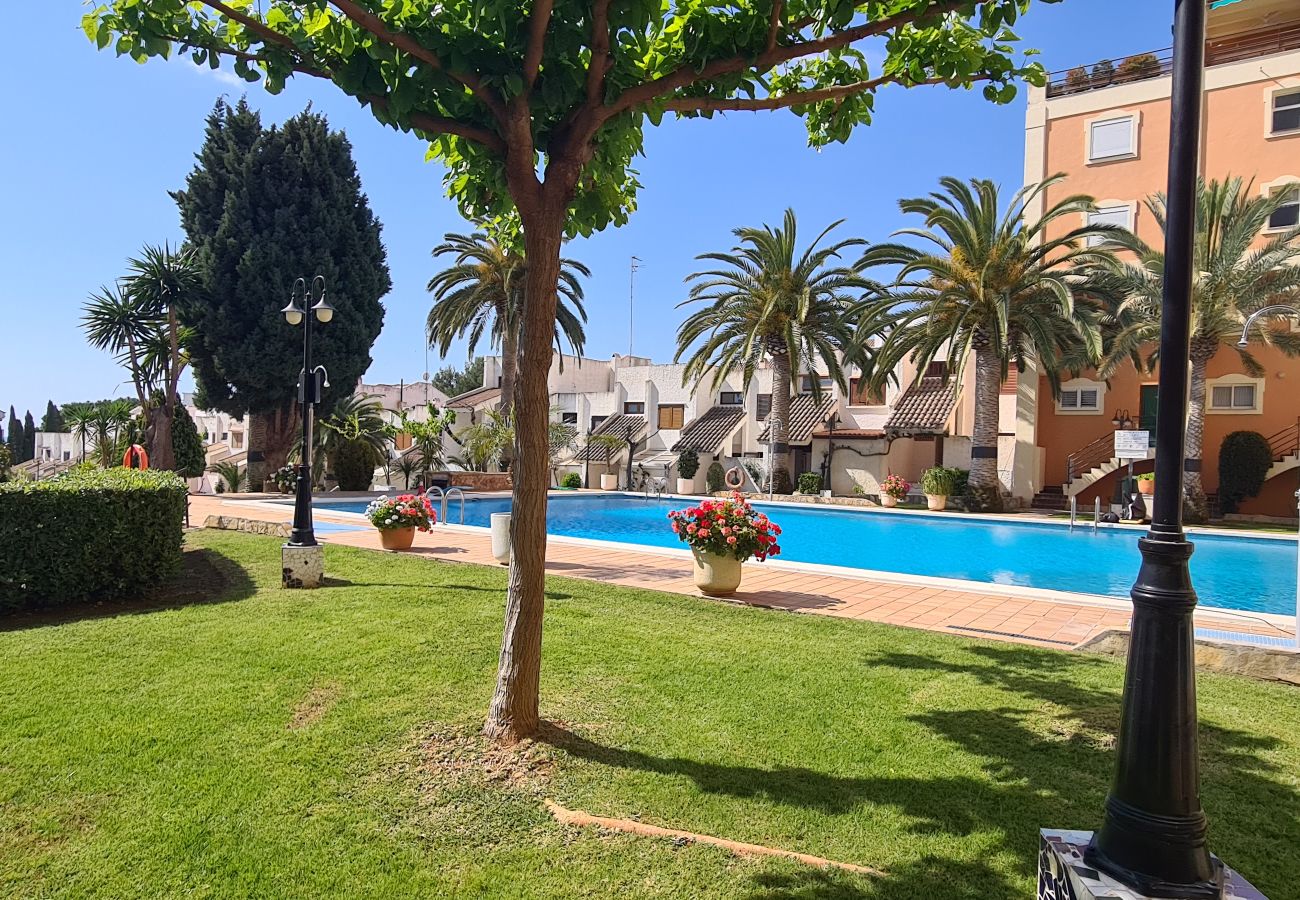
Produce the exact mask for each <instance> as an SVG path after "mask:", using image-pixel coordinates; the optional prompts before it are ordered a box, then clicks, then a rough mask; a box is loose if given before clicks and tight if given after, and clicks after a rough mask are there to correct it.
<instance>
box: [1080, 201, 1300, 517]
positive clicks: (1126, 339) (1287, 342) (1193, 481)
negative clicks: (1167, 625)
mask: <svg viewBox="0 0 1300 900" xmlns="http://www.w3.org/2000/svg"><path fill="white" fill-rule="evenodd" d="M1283 202H1285V195H1274V196H1272V197H1266V196H1261V195H1257V194H1255V193H1254V191H1253V190H1252V186H1251V184H1244V185H1243V183H1242V180H1241V179H1240V178H1230V179H1228V180H1227V181H1223V182H1219V181H1210V182H1208V183H1206V182H1204V181H1201V182H1200V183H1199V184H1198V185H1197V189H1196V239H1195V243H1194V245H1193V251H1192V253H1193V256H1192V259H1193V265H1194V269H1193V271H1195V272H1196V273H1197V275H1196V279H1195V281H1194V283H1193V286H1192V332H1191V348H1190V349H1191V353H1190V362H1191V373H1190V391H1189V394H1190V397H1189V408H1188V416H1187V437H1186V439H1185V441H1184V445H1183V451H1184V455H1185V456H1186V457H1187V458H1188V459H1189V460H1198V461H1199V460H1200V458H1201V454H1202V452H1203V444H1204V439H1205V399H1206V368H1207V367H1208V365H1209V362H1210V360H1212V359H1214V357H1215V355H1216V354H1217V353H1218V352H1219V348H1220V347H1221V346H1223V345H1225V344H1226V345H1227V346H1229V347H1231V348H1232V349H1233V350H1234V351H1236V353H1237V354H1238V355H1239V356H1240V357H1241V364H1242V367H1243V368H1244V369H1245V371H1246V373H1247V374H1249V375H1251V376H1252V377H1255V378H1258V377H1261V376H1262V375H1263V373H1264V368H1263V366H1261V365H1260V363H1259V361H1258V360H1257V359H1255V357H1254V356H1253V355H1251V353H1250V352H1249V351H1248V350H1246V349H1245V348H1244V347H1239V346H1237V341H1238V339H1239V338H1240V337H1241V330H1242V325H1243V324H1244V322H1245V320H1246V317H1247V316H1249V315H1250V314H1251V313H1252V312H1254V311H1255V310H1257V309H1260V308H1262V307H1265V306H1270V305H1273V304H1287V305H1291V306H1295V305H1296V304H1297V303H1300V265H1297V263H1300V227H1294V228H1288V229H1286V230H1285V231H1279V232H1277V233H1275V234H1270V235H1269V236H1268V238H1267V240H1266V241H1265V242H1264V243H1263V244H1262V245H1260V246H1255V242H1256V239H1257V238H1258V237H1259V235H1260V232H1261V231H1262V230H1263V229H1264V228H1265V226H1267V224H1268V220H1269V218H1270V217H1271V216H1272V215H1273V213H1274V212H1276V210H1277V209H1278V207H1279V206H1280V205H1281V204H1282V203H1283ZM1146 205H1147V208H1148V209H1149V210H1151V214H1152V216H1154V218H1155V220H1156V222H1157V223H1159V225H1160V228H1161V230H1164V227H1165V197H1164V195H1163V194H1157V195H1155V196H1154V197H1151V198H1149V199H1148V200H1147V203H1146ZM1114 240H1115V243H1116V244H1117V245H1118V246H1119V247H1120V248H1122V249H1123V250H1127V251H1129V252H1131V253H1132V254H1133V255H1134V256H1135V257H1136V262H1130V263H1126V262H1121V261H1119V260H1115V261H1114V262H1113V263H1112V269H1113V271H1114V272H1115V273H1116V274H1117V275H1118V277H1119V280H1120V283H1121V285H1122V287H1123V289H1124V293H1125V294H1126V295H1127V299H1126V300H1124V302H1123V303H1122V304H1121V305H1120V307H1119V309H1118V312H1117V314H1116V316H1115V320H1116V334H1115V337H1114V339H1113V341H1112V342H1111V346H1110V350H1109V352H1108V353H1107V354H1106V357H1105V359H1104V360H1103V361H1102V364H1101V367H1100V369H1099V373H1100V374H1101V376H1102V377H1109V376H1110V375H1112V374H1114V373H1115V371H1116V370H1117V369H1118V368H1119V367H1120V366H1121V365H1123V363H1124V362H1125V361H1131V362H1133V364H1134V365H1135V366H1137V367H1138V369H1139V370H1143V369H1145V370H1146V371H1148V372H1149V371H1152V370H1153V369H1154V368H1155V366H1156V364H1157V363H1158V362H1159V359H1160V350H1159V337H1160V305H1161V302H1160V301H1161V297H1162V295H1163V293H1164V267H1165V255H1164V253H1163V251H1161V250H1158V249H1155V248H1153V247H1151V246H1150V245H1148V244H1147V243H1146V242H1145V241H1143V240H1142V239H1141V238H1139V237H1138V236H1137V235H1135V234H1132V233H1129V232H1125V233H1124V234H1122V235H1119V236H1117V237H1116V238H1115V239H1114ZM1257 336H1258V337H1259V339H1260V340H1262V341H1263V342H1264V343H1265V344H1267V345H1269V346H1274V347H1276V348H1277V349H1278V350H1280V351H1282V352H1283V353H1285V354H1286V355H1287V356H1296V355H1300V335H1297V334H1293V333H1292V332H1290V331H1289V330H1287V329H1284V328H1261V329H1259V331H1258V332H1257ZM1144 351H1146V352H1147V355H1146V357H1145V358H1143V356H1142V354H1143V352H1144ZM1183 484H1184V490H1185V492H1186V496H1187V502H1188V505H1189V506H1190V507H1191V512H1192V514H1193V515H1194V516H1195V517H1197V518H1200V519H1204V518H1205V514H1206V503H1205V487H1204V485H1203V484H1202V482H1201V473H1200V470H1199V468H1195V467H1192V468H1189V470H1188V471H1187V472H1186V473H1185V475H1184V482H1183Z"/></svg>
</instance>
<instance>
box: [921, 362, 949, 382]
mask: <svg viewBox="0 0 1300 900" xmlns="http://www.w3.org/2000/svg"><path fill="white" fill-rule="evenodd" d="M947 375H948V364H947V363H946V362H944V361H943V360H935V361H934V362H932V363H930V365H928V366H926V367H925V377H926V378H944V377H946V376H947Z"/></svg>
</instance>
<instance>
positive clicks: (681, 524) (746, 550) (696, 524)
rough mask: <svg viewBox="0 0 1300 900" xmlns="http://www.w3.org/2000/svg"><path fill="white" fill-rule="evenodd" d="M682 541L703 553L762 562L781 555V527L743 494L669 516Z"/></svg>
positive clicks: (704, 503) (671, 525)
mask: <svg viewBox="0 0 1300 900" xmlns="http://www.w3.org/2000/svg"><path fill="white" fill-rule="evenodd" d="M668 520H669V523H670V527H671V528H672V530H673V533H674V534H676V535H677V538H678V540H680V541H682V542H683V543H685V544H687V545H688V546H690V547H691V548H693V549H695V550H699V551H701V552H703V553H714V554H717V555H719V556H731V557H734V558H736V559H738V560H740V561H741V562H744V561H745V560H747V559H749V558H750V557H753V558H754V559H757V560H759V561H760V562H761V561H763V560H765V559H768V558H770V557H773V556H776V555H778V554H779V553H780V552H781V547H780V545H779V544H777V542H776V539H777V535H779V534H780V533H781V528H780V526H778V525H776V524H775V523H773V522H772V521H771V520H770V519H768V517H767V516H766V515H765V514H763V513H761V512H758V511H757V510H755V509H754V507H752V506H751V505H750V504H749V503H748V501H746V500H745V498H744V497H743V496H741V495H740V494H739V493H733V494H732V495H731V497H729V498H728V499H725V500H704V501H701V502H700V504H699V505H698V506H692V507H688V508H687V509H679V510H673V511H672V512H670V513H669V514H668Z"/></svg>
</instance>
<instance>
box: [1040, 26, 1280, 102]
mask: <svg viewBox="0 0 1300 900" xmlns="http://www.w3.org/2000/svg"><path fill="white" fill-rule="evenodd" d="M1289 50H1300V23H1294V24H1289V25H1282V26H1279V27H1275V28H1262V29H1258V30H1256V31H1247V32H1243V33H1240V34H1233V35H1226V36H1224V37H1221V38H1217V39H1214V40H1207V41H1206V42H1205V64H1206V65H1207V66H1219V65H1223V64H1224V63H1233V62H1241V61H1242V60H1246V59H1255V58H1257V57H1261V56H1269V55H1271V54H1274V53H1285V52H1287V51H1289ZM1172 63H1173V50H1172V49H1170V48H1166V49H1164V50H1152V51H1149V52H1146V53H1135V54H1133V55H1132V56H1120V57H1116V58H1115V59H1103V60H1100V61H1098V62H1096V63H1093V64H1092V65H1091V66H1075V67H1073V68H1070V69H1062V70H1060V71H1059V72H1052V73H1051V74H1050V75H1048V77H1047V96H1048V97H1066V96H1069V95H1071V94H1082V93H1085V92H1087V91H1096V90H1100V89H1102V88H1108V87H1111V86H1112V85H1116V84H1131V83H1133V82H1135V81H1147V80H1149V79H1152V78H1160V77H1161V76H1163V75H1168V74H1169V73H1170V66H1171V65H1172Z"/></svg>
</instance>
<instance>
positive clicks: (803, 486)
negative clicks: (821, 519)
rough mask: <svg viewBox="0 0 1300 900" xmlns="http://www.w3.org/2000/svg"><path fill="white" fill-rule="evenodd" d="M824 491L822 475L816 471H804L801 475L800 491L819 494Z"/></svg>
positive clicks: (811, 494) (812, 494)
mask: <svg viewBox="0 0 1300 900" xmlns="http://www.w3.org/2000/svg"><path fill="white" fill-rule="evenodd" d="M821 492H822V477H821V476H820V475H818V474H817V473H816V472H804V473H803V474H802V475H800V476H799V493H801V494H807V495H809V496H813V497H815V496H817V495H818V494H820V493H821Z"/></svg>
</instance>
